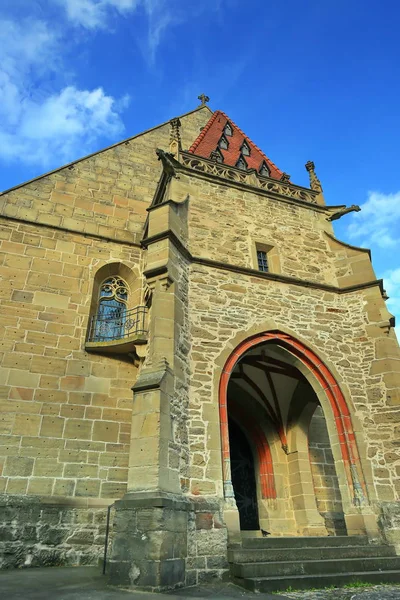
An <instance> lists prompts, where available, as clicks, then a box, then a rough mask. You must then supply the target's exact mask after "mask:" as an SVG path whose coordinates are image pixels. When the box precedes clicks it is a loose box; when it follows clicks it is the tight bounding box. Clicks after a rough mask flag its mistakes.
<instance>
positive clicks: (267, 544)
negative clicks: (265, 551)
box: [242, 535, 369, 548]
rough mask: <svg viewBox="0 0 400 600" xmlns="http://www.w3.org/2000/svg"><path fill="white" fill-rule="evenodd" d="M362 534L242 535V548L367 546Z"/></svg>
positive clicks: (366, 539) (366, 540) (365, 537)
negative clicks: (304, 535)
mask: <svg viewBox="0 0 400 600" xmlns="http://www.w3.org/2000/svg"><path fill="white" fill-rule="evenodd" d="M368 543H369V542H368V538H367V536H363V535H351V536H350V535H332V536H324V537H317V536H315V537H311V536H309V537H244V538H243V539H242V545H243V548H316V547H319V546H325V547H327V546H368Z"/></svg>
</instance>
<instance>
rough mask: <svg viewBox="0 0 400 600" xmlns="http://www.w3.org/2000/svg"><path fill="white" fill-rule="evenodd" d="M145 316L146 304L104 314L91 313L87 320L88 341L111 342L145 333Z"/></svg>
mask: <svg viewBox="0 0 400 600" xmlns="http://www.w3.org/2000/svg"><path fill="white" fill-rule="evenodd" d="M146 316H147V307H146V306H136V308H131V309H130V310H126V309H125V308H120V309H117V310H113V311H112V313H110V314H108V315H106V316H104V315H93V316H92V317H91V318H90V321H89V335H88V342H112V341H115V340H122V339H125V338H128V337H133V336H136V335H143V334H146V333H147V329H146Z"/></svg>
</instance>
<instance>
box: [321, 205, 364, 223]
mask: <svg viewBox="0 0 400 600" xmlns="http://www.w3.org/2000/svg"><path fill="white" fill-rule="evenodd" d="M360 210H361V208H360V207H359V206H358V205H357V204H352V205H351V206H348V207H346V208H343V209H342V210H338V211H336V212H334V213H332V214H331V215H330V216H329V217H327V219H326V220H327V221H337V220H338V219H340V218H341V217H343V216H344V215H347V214H348V213H351V212H360Z"/></svg>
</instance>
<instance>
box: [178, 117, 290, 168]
mask: <svg viewBox="0 0 400 600" xmlns="http://www.w3.org/2000/svg"><path fill="white" fill-rule="evenodd" d="M228 122H229V124H230V125H231V127H232V135H231V136H229V135H226V136H225V137H226V139H227V140H228V143H229V146H228V149H227V150H224V149H223V148H219V150H220V152H221V153H222V155H223V157H224V164H225V165H229V166H231V167H234V166H235V165H236V163H237V161H238V158H239V156H240V154H241V150H240V149H241V147H242V144H243V142H244V141H245V140H246V142H247V144H248V145H249V147H250V156H244V159H245V161H246V163H247V167H248V169H256V171H259V170H260V168H261V166H262V164H263V163H264V162H265V163H266V164H267V166H268V168H269V170H270V177H272V178H274V179H281V177H282V175H283V171H281V170H280V169H278V167H277V166H276V165H274V163H273V162H272V161H271V160H270V159H269V158H268V157H267V156H265V154H264V153H263V152H262V151H261V150H260V148H258V146H256V145H255V144H254V143H253V142H252V141H251V140H250V139H249V138H248V137H246V135H245V134H244V133H243V131H242V130H241V129H240V128H239V127H238V126H237V125H236V124H235V123H234V122H233V121H232V120H231V119H230V118H229V117H228V116H227V115H226V114H225V113H223V112H222V111H220V110H217V111H215V113H214V114H213V115H212V117H211V118H210V120H209V121H208V123H207V125H206V126H205V127H204V129H203V131H202V132H201V133H200V135H199V136H198V138H197V139H196V140H195V141H194V142H193V144H192V145H191V147H190V148H189V152H191V153H192V154H197V155H198V156H203V157H204V158H210V154H211V152H213V151H214V150H216V149H217V148H218V142H219V140H220V138H221V136H222V134H223V132H224V128H225V125H226V123H228Z"/></svg>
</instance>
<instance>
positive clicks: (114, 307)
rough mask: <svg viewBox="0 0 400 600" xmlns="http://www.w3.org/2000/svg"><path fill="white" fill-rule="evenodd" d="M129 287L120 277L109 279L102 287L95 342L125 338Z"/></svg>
mask: <svg viewBox="0 0 400 600" xmlns="http://www.w3.org/2000/svg"><path fill="white" fill-rule="evenodd" d="M127 301H128V285H127V284H126V283H125V281H124V280H123V279H121V278H120V277H109V278H108V279H106V280H105V281H103V283H102V284H101V287H100V294H99V304H98V308H97V316H96V324H95V330H94V340H95V341H98V342H104V341H109V340H117V339H120V338H122V337H123V336H124V330H125V320H126V303H127Z"/></svg>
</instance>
